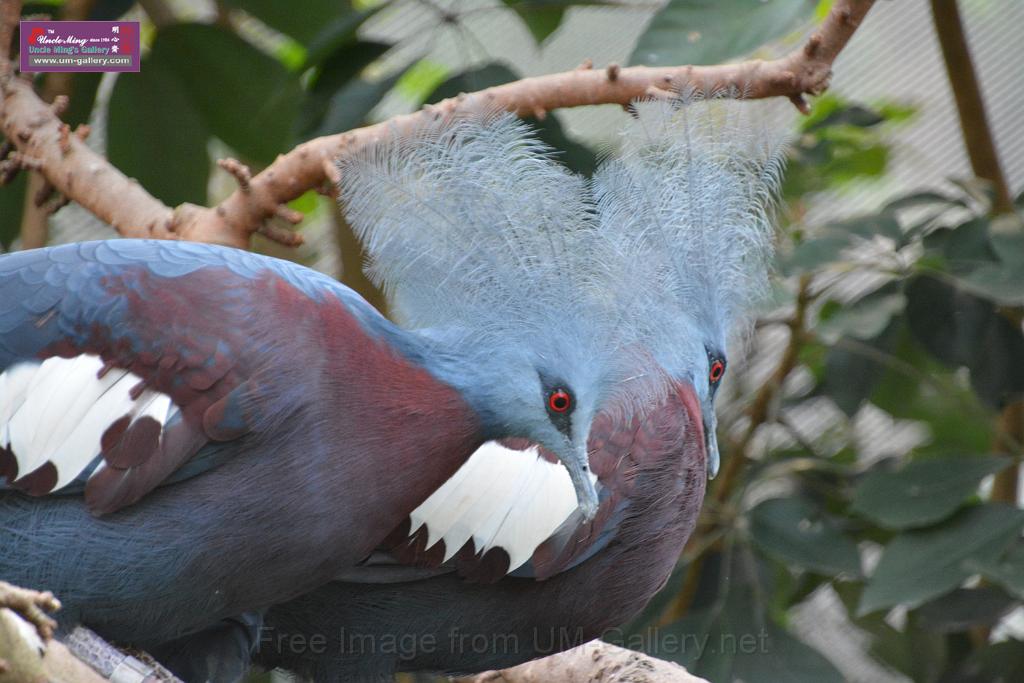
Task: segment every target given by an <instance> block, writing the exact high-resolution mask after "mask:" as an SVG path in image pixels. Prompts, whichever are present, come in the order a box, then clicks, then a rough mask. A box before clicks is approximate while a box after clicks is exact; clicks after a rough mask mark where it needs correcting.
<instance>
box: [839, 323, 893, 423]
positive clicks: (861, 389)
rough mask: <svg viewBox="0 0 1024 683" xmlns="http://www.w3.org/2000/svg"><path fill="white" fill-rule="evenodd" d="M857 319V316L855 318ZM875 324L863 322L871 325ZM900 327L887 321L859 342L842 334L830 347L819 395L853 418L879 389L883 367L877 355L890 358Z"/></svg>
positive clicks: (849, 335)
mask: <svg viewBox="0 0 1024 683" xmlns="http://www.w3.org/2000/svg"><path fill="white" fill-rule="evenodd" d="M855 317H856V316H855ZM875 322H876V321H873V320H871V321H866V323H865V324H866V325H867V324H870V325H874V324H875ZM899 336H900V326H899V325H897V324H895V323H893V322H889V324H888V325H887V326H886V327H885V328H883V330H882V331H881V332H879V333H878V334H877V335H876V336H875V338H874V339H867V340H863V341H860V340H858V339H857V338H856V337H855V336H854V335H852V334H848V335H844V336H843V337H842V338H840V339H838V340H837V341H836V342H835V344H834V345H833V346H832V347H831V348H829V350H828V353H827V355H826V356H825V371H824V376H823V378H822V382H821V393H823V394H825V395H826V396H828V397H829V398H831V399H832V400H833V401H834V402H835V404H836V406H837V407H838V408H839V409H840V410H842V411H843V412H844V413H845V414H846V415H847V416H849V417H853V416H854V415H855V414H856V413H857V411H858V410H860V407H861V405H863V404H864V401H866V400H867V399H868V398H869V397H870V396H871V395H872V393H873V392H874V390H875V388H876V387H877V386H878V383H879V381H880V380H881V379H882V377H883V373H884V372H885V369H886V368H885V367H884V366H883V365H882V363H880V362H879V360H878V358H877V354H883V355H890V354H891V353H892V352H893V350H894V349H895V347H896V345H897V343H898V342H899Z"/></svg>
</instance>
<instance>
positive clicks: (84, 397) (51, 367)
mask: <svg viewBox="0 0 1024 683" xmlns="http://www.w3.org/2000/svg"><path fill="white" fill-rule="evenodd" d="M103 368H104V364H103V361H102V360H101V359H100V358H99V357H98V356H94V355H88V354H85V355H81V356H76V357H74V358H57V357H54V358H47V359H46V360H44V361H43V362H42V363H38V362H25V363H18V364H17V365H13V366H11V367H9V368H7V369H6V370H4V372H3V373H0V447H5V448H7V449H8V450H9V451H11V452H13V454H14V459H15V461H16V462H17V464H18V476H19V477H23V476H25V475H27V474H29V473H31V472H33V471H35V470H37V469H38V468H39V467H41V466H43V465H45V464H46V463H47V462H49V463H52V464H53V465H54V467H55V468H56V470H57V481H56V484H54V486H53V488H52V489H51V490H52V491H56V490H58V489H60V488H63V487H64V486H67V485H68V484H69V483H71V482H72V481H73V480H74V479H75V478H76V477H77V476H78V475H79V474H81V473H82V471H83V470H85V468H86V467H88V466H89V464H90V463H92V462H93V461H94V460H95V459H96V458H97V456H99V455H100V451H101V446H100V440H101V439H102V437H103V433H104V432H105V431H106V430H107V429H108V428H109V427H110V426H111V425H112V424H113V423H114V422H116V421H117V420H118V419H121V418H123V417H124V416H126V415H127V416H130V418H131V421H132V423H134V421H135V420H138V419H141V418H143V417H151V418H153V419H154V420H156V421H157V422H158V423H159V424H160V425H161V427H163V426H164V425H166V424H167V421H168V419H169V418H170V417H171V416H172V415H173V414H174V413H175V412H176V411H177V406H175V405H174V403H173V402H172V401H171V399H170V397H169V396H167V395H166V394H163V393H160V392H158V391H153V390H150V389H145V390H143V391H142V392H141V393H140V394H139V395H138V396H137V397H134V398H133V397H132V395H131V394H132V389H133V388H134V387H135V386H137V385H138V384H139V383H140V382H141V381H142V379H141V378H140V377H138V376H136V375H134V374H132V373H130V372H128V371H126V370H121V369H116V368H115V369H109V370H108V371H107V372H105V373H104V372H102V371H103Z"/></svg>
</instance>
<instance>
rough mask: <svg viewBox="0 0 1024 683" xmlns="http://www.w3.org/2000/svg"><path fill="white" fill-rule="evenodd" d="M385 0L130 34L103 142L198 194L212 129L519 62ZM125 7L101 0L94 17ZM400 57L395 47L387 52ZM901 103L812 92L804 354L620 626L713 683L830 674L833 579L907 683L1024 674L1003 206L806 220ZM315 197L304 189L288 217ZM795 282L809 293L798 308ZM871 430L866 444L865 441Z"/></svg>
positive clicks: (766, 9)
mask: <svg viewBox="0 0 1024 683" xmlns="http://www.w3.org/2000/svg"><path fill="white" fill-rule="evenodd" d="M394 4H395V3H394V0H385V1H382V2H379V1H369V0H353V1H352V2H348V1H345V0H314V1H312V2H307V3H303V4H302V10H301V11H297V10H296V9H295V7H293V6H292V4H291V3H284V2H280V1H279V0H223V2H222V3H221V5H222V9H223V10H224V11H223V12H222V13H221V16H219V17H218V19H217V21H216V23H214V24H197V23H177V24H172V25H169V26H161V27H153V26H147V27H146V30H145V31H144V32H143V36H144V38H145V40H146V48H147V50H146V55H145V60H144V63H143V66H142V71H141V72H140V73H138V74H123V75H120V76H119V77H118V78H117V79H116V81H115V83H114V86H113V89H112V91H111V94H110V99H109V105H108V108H107V112H108V117H109V125H108V127H107V153H108V155H109V157H110V158H111V160H112V161H113V162H114V163H115V164H116V165H117V166H118V167H120V168H121V169H122V170H124V171H125V172H126V173H127V174H129V175H131V176H134V177H136V178H138V179H139V181H140V182H141V183H142V184H143V185H144V186H145V187H146V188H147V189H148V190H149V191H150V192H152V193H153V194H155V195H156V196H157V197H159V198H160V199H161V200H163V201H165V202H167V203H169V204H171V205H176V204H179V203H181V202H196V203H207V201H208V199H209V198H208V197H207V192H208V185H209V180H210V175H211V171H212V169H213V159H212V157H211V154H210V152H209V150H210V149H211V145H213V144H219V143H223V144H225V145H227V146H228V147H229V148H231V150H232V152H233V153H234V154H235V155H236V156H238V157H239V158H240V159H242V160H243V161H245V162H246V163H249V164H251V165H252V166H253V167H254V169H258V168H259V167H260V166H262V165H264V164H266V163H268V162H269V161H271V160H272V159H273V158H274V157H275V156H276V155H277V154H280V153H283V152H286V151H288V150H289V149H291V148H292V147H293V146H294V145H295V144H297V143H298V142H301V141H302V140H306V139H309V138H311V137H315V136H319V135H326V134H331V133H338V132H342V131H344V130H347V129H350V128H353V127H356V126H359V125H362V124H364V123H366V122H368V121H370V120H372V119H373V112H374V110H375V109H376V108H377V107H378V105H379V104H380V102H381V101H382V100H383V99H384V98H386V97H397V98H400V99H401V100H402V101H404V102H405V103H406V104H407V105H408V106H409V107H410V108H412V107H417V106H420V105H421V104H423V103H426V102H436V101H438V100H440V99H443V98H446V97H452V96H455V95H457V94H458V93H459V92H468V91H474V90H479V89H482V88H486V87H490V86H493V85H498V84H501V83H505V82H508V81H512V80H515V79H517V78H519V74H518V73H517V72H516V71H515V70H514V69H513V68H512V67H511V66H509V65H507V64H504V63H485V64H478V65H476V66H473V67H466V68H463V69H462V70H451V69H450V68H449V67H448V66H446V65H440V64H436V63H433V62H429V61H426V60H423V59H419V58H418V57H417V55H416V54H415V51H414V50H404V51H400V50H398V49H397V48H401V47H403V46H402V45H392V44H389V43H385V42H378V41H379V39H375V40H373V41H370V40H367V39H366V38H365V37H362V35H361V33H360V28H361V27H362V26H363V24H364V23H365V22H366V21H367V20H368V19H369V18H371V17H373V16H374V15H375V14H376V13H377V12H380V11H382V10H385V9H387V8H388V7H390V6H392V5H394ZM422 4H423V5H424V7H426V8H428V9H429V10H431V11H432V16H433V21H434V23H433V24H432V25H429V26H427V27H425V28H424V31H427V32H429V31H436V32H438V35H447V34H444V33H442V32H443V31H445V30H446V29H448V28H450V27H452V26H454V27H455V28H457V29H459V30H460V31H461V30H462V29H464V27H463V26H462V25H461V23H460V22H461V21H462V17H461V16H460V13H459V12H460V5H459V4H458V2H442V1H440V0H422ZM596 4H615V2H614V0H608V1H607V2H595V1H590V2H572V1H570V0H530V1H527V0H495V2H494V6H493V7H492V8H490V9H489V10H488V11H495V12H503V13H504V14H505V15H507V17H508V20H509V21H518V22H521V23H522V25H523V26H524V28H525V29H526V30H527V31H529V33H530V35H531V36H532V37H533V39H534V40H535V41H536V43H537V44H538V45H539V44H542V43H543V42H544V41H545V40H547V39H548V38H549V37H550V36H552V35H553V34H554V32H555V31H557V30H558V28H559V27H560V26H561V24H562V22H563V19H564V17H565V16H566V14H567V12H571V11H575V10H574V9H573V7H576V6H580V5H596ZM830 5H831V2H830V1H829V0H821V1H817V2H816V1H814V0H772V2H763V1H762V0H735V1H734V2H719V1H718V0H669V1H668V2H667V3H666V4H664V6H663V7H662V8H661V9H660V10H659V11H658V12H657V13H656V14H655V16H654V17H653V19H652V20H651V22H650V24H649V26H648V27H647V28H646V30H645V32H644V33H643V34H642V36H641V37H640V39H639V41H638V44H637V46H636V48H635V51H634V53H633V58H632V59H633V60H634V61H638V62H644V63H648V64H683V63H716V62H720V61H723V60H727V59H733V58H736V57H739V56H742V55H744V54H747V53H750V52H751V51H753V50H755V49H757V48H759V47H761V46H762V45H764V44H766V43H768V42H769V41H772V40H777V39H780V38H784V37H786V36H788V35H791V34H793V32H794V31H796V30H798V29H800V28H801V27H803V26H805V25H806V24H807V22H808V21H811V20H814V19H816V20H820V18H821V17H822V16H823V14H824V12H825V11H827V9H828V7H829V6H830ZM58 6H59V2H49V3H46V2H42V3H31V2H30V3H28V4H27V5H26V10H25V11H26V13H29V12H33V13H34V12H53V11H54V9H55V7H58ZM131 6H132V3H131V2H128V1H124V0H97V2H96V3H95V4H94V6H93V13H92V16H91V18H94V19H101V18H112V17H117V16H119V15H121V14H122V13H123V12H125V11H126V10H127V9H129V8H130V7H131ZM467 12H468V10H467ZM254 24H255V25H256V29H255V30H254V28H253V25H254ZM421 34H422V32H421ZM459 35H461V33H460V34H459ZM420 37H422V36H420ZM396 52H397V53H398V54H401V55H403V57H402V59H403V60H405V61H401V60H395V59H390V57H391V56H392V55H393V54H395V53H396ZM99 80H100V79H99V77H98V76H97V75H95V74H76V75H75V76H74V77H73V81H72V88H73V90H72V98H71V109H70V110H69V111H68V112H67V113H66V114H65V117H66V118H67V120H69V121H71V122H72V123H76V122H81V121H86V120H88V119H89V114H90V112H91V110H92V109H93V106H94V102H95V101H96V93H97V87H98V85H99ZM913 115H914V111H913V109H910V108H907V107H905V106H902V105H900V104H899V103H875V104H874V105H872V106H868V105H866V104H862V103H850V102H844V101H842V100H840V99H839V98H837V97H834V96H831V95H826V96H824V97H820V98H818V99H817V100H816V102H815V103H814V108H813V111H812V112H811V115H810V116H808V117H806V118H804V119H803V120H802V121H801V124H800V129H799V131H797V134H796V136H795V139H794V142H793V145H792V148H791V152H790V160H789V168H788V171H787V174H786V179H785V183H784V187H783V194H784V201H783V208H782V210H781V212H780V213H781V215H782V219H783V220H782V223H783V230H782V235H781V238H780V242H781V243H780V248H779V256H778V271H779V276H780V277H779V285H778V287H777V297H776V303H777V305H778V308H777V310H775V311H773V312H772V313H770V314H767V315H766V316H765V319H764V320H763V321H762V326H763V327H767V328H771V327H773V326H782V327H784V328H787V329H789V330H790V331H795V334H796V337H795V338H794V339H793V342H792V343H793V344H794V348H795V351H796V355H795V357H796V359H797V362H796V366H795V367H794V368H792V370H791V371H790V372H788V373H786V374H788V375H791V376H797V375H799V376H800V381H790V382H783V383H781V385H780V386H774V385H773V384H772V383H770V382H769V383H768V384H766V385H764V386H761V387H757V388H756V391H754V390H753V389H752V390H751V396H749V397H742V398H740V400H739V407H740V408H742V407H743V406H744V405H746V404H747V403H752V399H753V397H754V395H755V393H757V392H765V400H766V403H765V405H767V406H769V408H768V410H767V413H766V415H765V416H764V417H763V419H762V420H761V422H762V424H760V425H754V427H756V429H757V433H758V434H759V435H763V436H764V437H765V438H764V439H761V440H760V441H759V440H758V439H750V438H746V439H739V438H737V437H736V435H737V434H740V433H743V431H744V430H746V429H747V425H746V420H747V419H748V415H747V414H746V413H744V412H743V411H742V410H737V411H732V413H731V414H724V415H723V416H722V420H721V423H720V443H721V445H722V450H723V462H725V463H726V464H727V467H726V468H725V471H724V472H723V475H722V476H720V477H719V479H718V480H716V481H715V482H714V485H713V486H712V488H711V490H710V492H709V496H708V501H707V503H706V506H705V507H706V510H705V516H704V518H702V520H701V523H700V524H699V526H698V529H697V531H696V532H695V534H694V537H693V539H692V541H691V544H690V546H689V547H688V549H687V551H686V553H684V556H683V559H682V561H681V563H680V566H679V568H678V570H677V571H676V573H675V574H674V575H673V577H672V578H671V579H670V580H669V582H668V584H667V585H666V587H665V589H664V590H663V591H662V592H661V593H660V594H659V595H658V596H657V597H656V598H655V599H654V600H653V601H652V602H651V604H650V605H648V606H647V608H646V609H645V610H644V612H643V613H642V614H641V615H640V616H638V617H637V619H636V620H635V621H634V622H633V623H632V624H630V625H627V626H626V627H624V629H623V630H621V631H620V632H618V634H617V637H620V638H622V639H623V640H624V642H625V643H628V644H630V645H634V644H635V643H637V642H640V643H643V645H644V647H645V648H646V649H648V650H649V651H650V652H651V653H652V654H655V655H657V656H660V657H664V658H670V659H676V660H677V661H679V662H681V663H682V664H684V665H686V666H687V667H689V668H690V669H691V670H692V671H693V672H694V673H697V674H698V675H703V676H706V677H707V678H709V679H710V680H713V681H715V682H716V683H717V682H719V681H732V680H743V681H747V682H748V683H755V682H760V681H765V682H769V681H770V682H776V681H809V682H811V681H813V682H815V683H819V682H827V681H838V680H841V679H842V676H841V675H840V673H839V672H838V670H837V669H836V668H835V667H834V665H833V664H832V663H830V661H829V659H827V658H826V656H823V655H828V654H830V653H828V652H824V653H822V652H819V651H818V650H815V649H813V648H811V647H809V646H808V645H807V644H805V643H804V642H802V641H801V640H800V639H799V638H797V637H796V633H797V632H798V629H795V628H794V625H796V624H797V622H798V621H799V617H798V615H799V613H800V610H801V607H802V606H803V605H804V603H805V602H806V601H807V600H808V599H809V598H811V597H812V596H816V595H819V594H821V593H829V592H830V593H831V595H832V597H833V598H834V601H835V602H836V603H837V604H839V605H841V606H842V607H841V609H842V611H844V612H845V619H846V620H847V621H848V622H849V624H850V625H851V626H852V627H855V628H857V629H858V630H859V635H858V636H857V638H856V639H855V640H856V643H855V645H854V646H859V647H861V648H862V649H863V650H864V656H865V657H869V658H871V659H873V660H874V661H875V662H876V663H878V664H880V665H881V666H883V667H886V668H888V669H890V670H892V671H894V672H898V673H900V674H902V675H904V676H906V677H907V678H909V679H911V680H913V681H915V682H918V681H919V682H921V683H932V682H938V681H943V682H945V681H991V680H997V679H998V680H1007V681H1008V680H1024V642H1022V641H1021V640H1020V639H1019V638H1020V637H1021V634H1020V632H1015V633H1016V635H1013V634H1011V635H1008V636H1004V637H1003V638H1002V640H1000V641H999V642H996V640H994V639H993V638H992V636H991V632H990V629H991V628H992V627H993V626H995V625H997V624H998V623H999V622H1000V620H1001V619H1003V618H1004V617H1005V615H1007V614H1008V613H1010V612H1011V611H1012V610H1013V609H1014V608H1017V607H1019V606H1021V603H1022V602H1024V542H1022V540H1021V529H1022V527H1024V513H1022V512H1021V511H1020V510H1017V509H1014V508H1011V507H1009V506H1007V505H1005V504H1001V503H997V502H992V501H989V500H987V499H986V495H985V494H984V487H983V486H982V485H983V484H984V483H985V482H986V481H988V480H990V478H991V476H992V475H993V474H995V473H997V472H1000V471H1002V470H1005V469H1006V468H1007V467H1009V466H1011V465H1012V464H1015V463H1014V461H1013V459H1011V458H1009V457H1003V456H997V455H993V452H992V451H993V424H994V420H995V417H996V414H997V411H998V410H1000V409H1001V408H1002V407H1004V406H1006V405H1008V404H1009V403H1011V402H1013V401H1016V400H1020V398H1021V397H1022V395H1024V362H1022V359H1024V336H1022V334H1021V320H1022V317H1024V308H1022V307H1024V228H1022V223H1021V218H1020V216H1019V215H1015V216H1002V217H999V218H993V217H992V216H991V213H992V211H991V193H990V191H989V189H988V188H986V187H985V186H984V185H983V184H981V183H978V182H977V181H974V180H964V179H950V181H949V182H948V183H947V184H945V185H944V186H942V187H924V188H918V189H917V190H916V191H915V192H913V193H910V194H908V195H906V196H903V197H900V198H897V199H895V200H893V201H891V202H889V203H888V204H887V205H885V206H883V207H882V208H881V209H880V210H878V211H874V212H871V213H868V214H864V215H859V216H855V217H852V218H845V219H843V220H823V219H819V218H815V217H814V216H815V210H814V207H816V206H817V207H820V206H821V205H822V204H823V203H827V201H828V199H829V198H830V197H834V196H838V195H841V194H843V193H846V192H849V191H850V190H851V189H852V188H857V187H861V186H862V185H863V184H865V183H879V182H881V181H882V180H883V179H884V177H885V173H886V169H887V164H888V161H889V153H890V150H889V144H888V137H887V132H888V131H890V130H891V129H892V128H893V127H895V126H898V125H900V124H901V123H902V122H904V121H906V120H908V119H909V118H912V117H913ZM531 123H532V124H533V125H535V126H536V127H537V129H538V132H539V135H540V136H541V137H543V138H544V139H545V140H546V141H547V142H548V143H549V144H551V145H553V146H554V147H555V148H557V149H558V150H560V156H559V158H560V159H562V160H563V161H564V162H565V163H566V164H567V165H568V166H570V167H572V168H573V169H575V170H577V171H579V172H581V173H584V174H589V173H591V172H592V171H593V169H594V167H595V165H596V162H597V154H596V153H595V152H594V150H591V149H589V148H588V147H586V146H584V145H582V144H580V143H578V142H577V141H575V140H572V139H571V138H570V137H568V136H567V135H566V134H565V131H564V130H563V129H562V127H561V125H560V123H559V119H558V116H557V114H549V115H548V116H547V117H545V118H544V119H543V120H540V121H538V120H532V121H531ZM217 141H219V143H218V142H217ZM951 144H953V143H952V142H951ZM23 194H24V175H22V176H21V177H20V178H19V179H18V180H17V181H16V183H15V184H14V185H13V186H12V187H8V188H5V189H4V190H3V191H2V192H0V244H2V245H3V246H5V247H6V246H7V245H9V243H10V241H11V239H13V237H14V236H15V235H16V233H17V230H18V225H19V222H20V215H21V207H22V203H23ZM317 201H319V200H318V199H317V198H316V197H314V196H313V195H309V196H308V197H305V198H303V200H301V202H304V204H303V209H304V210H309V208H308V207H307V206H306V204H310V205H311V206H316V202H317ZM301 202H300V203H301ZM1017 206H1018V207H1022V208H1024V195H1022V196H1021V197H1020V198H1018V200H1017ZM798 298H801V299H802V300H804V301H805V302H806V304H807V305H806V307H805V308H806V311H805V313H804V315H802V316H797V317H796V318H793V317H790V313H791V311H793V310H794V309H796V308H798V307H797V306H796V302H797V300H798ZM780 316H782V317H781V318H780ZM733 381H736V379H734V380H733ZM830 407H831V408H834V410H829V408H830ZM808 408H810V409H814V410H817V411H818V413H819V414H821V415H826V416H831V417H828V418H827V419H829V420H831V421H832V423H834V424H831V425H830V426H828V428H827V429H823V430H821V433H818V434H804V433H801V432H800V430H799V429H798V428H797V425H796V424H795V422H794V420H793V419H792V416H793V415H794V414H795V413H796V412H797V411H799V410H801V409H808ZM871 416H874V417H875V418H876V419H881V420H891V421H892V423H893V425H894V428H893V433H894V432H895V425H903V426H907V425H912V426H915V427H916V428H917V429H918V430H920V431H921V432H922V433H923V435H924V436H923V438H922V439H920V440H919V442H918V443H917V444H916V445H915V446H913V448H911V449H909V451H908V449H902V448H901V447H889V446H888V444H885V443H879V442H880V441H884V440H885V439H886V438H888V436H887V435H888V433H889V432H887V431H886V430H882V433H881V435H879V434H877V433H876V435H875V436H873V437H872V439H873V440H874V441H873V442H872V443H870V444H866V443H865V442H864V441H863V440H862V439H861V438H860V437H858V436H857V429H856V425H857V424H858V421H861V420H862V419H863V418H865V417H871ZM780 434H781V435H782V436H781V437H780ZM764 441H767V443H768V447H767V448H760V450H756V449H755V448H754V446H753V444H755V443H759V442H764ZM869 445H870V446H872V448H871V450H872V451H879V450H881V452H882V454H883V455H881V456H879V455H878V454H875V455H874V456H870V457H869V454H868V448H867V446H869ZM880 446H881V449H879V447H880ZM907 451H908V452H907ZM730 463H736V465H734V466H730ZM805 629H806V626H805ZM687 637H689V638H690V640H689V641H688V640H686V638H687ZM837 637H842V634H841V633H840V634H837ZM671 639H675V642H676V644H677V645H676V646H675V647H669V646H668V645H667V641H669V640H671ZM612 640H615V638H612ZM679 642H682V643H683V644H684V645H685V644H686V643H687V642H690V643H695V644H697V645H699V646H696V647H682V648H680V647H678V643H679ZM857 644H859V645H857Z"/></svg>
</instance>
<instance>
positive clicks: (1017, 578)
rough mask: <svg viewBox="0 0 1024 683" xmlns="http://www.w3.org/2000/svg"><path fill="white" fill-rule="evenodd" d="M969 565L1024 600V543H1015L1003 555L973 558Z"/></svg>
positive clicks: (971, 568) (972, 569)
mask: <svg viewBox="0 0 1024 683" xmlns="http://www.w3.org/2000/svg"><path fill="white" fill-rule="evenodd" d="M967 566H968V568H969V569H970V570H971V571H974V572H977V573H979V574H981V575H982V576H984V577H985V578H986V579H988V580H989V581H992V582H993V583H997V584H999V585H1000V586H1002V587H1003V588H1005V589H1006V590H1007V591H1009V592H1010V594H1011V595H1013V596H1015V597H1016V598H1018V599H1019V600H1024V543H1021V542H1018V543H1016V544H1014V546H1013V547H1012V548H1010V550H1009V551H1007V553H1006V554H1005V555H1004V556H1003V557H1000V558H998V559H988V560H986V559H977V560H971V561H969V562H968V563H967Z"/></svg>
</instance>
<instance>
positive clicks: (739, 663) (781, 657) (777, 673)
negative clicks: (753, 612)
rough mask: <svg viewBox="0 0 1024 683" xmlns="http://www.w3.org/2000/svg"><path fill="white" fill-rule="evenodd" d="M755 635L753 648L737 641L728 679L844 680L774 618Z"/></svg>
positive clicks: (762, 682)
mask: <svg viewBox="0 0 1024 683" xmlns="http://www.w3.org/2000/svg"><path fill="white" fill-rule="evenodd" d="M758 636H759V637H758V640H757V647H756V648H751V647H746V648H744V647H742V644H743V643H742V642H740V643H739V647H738V650H739V651H738V654H737V657H736V659H735V661H734V663H733V670H732V676H731V678H729V679H728V680H732V681H744V682H745V683H778V682H779V681H786V683H832V682H833V681H834V682H835V683H840V681H842V680H843V677H842V675H841V674H840V673H839V671H837V670H836V668H835V667H834V666H833V665H832V663H831V662H829V661H828V660H827V659H826V658H825V657H824V656H822V655H821V654H820V653H819V652H818V651H817V650H815V649H814V648H812V647H810V646H808V645H805V644H804V643H802V642H801V641H799V640H797V639H796V638H794V637H793V636H792V635H790V634H789V632H787V631H786V629H784V628H782V627H781V626H779V625H778V624H776V623H775V622H774V621H769V622H768V623H767V624H766V626H765V631H764V633H763V634H758ZM747 642H748V643H750V642H752V641H751V639H748V640H747ZM712 680H726V679H712Z"/></svg>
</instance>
